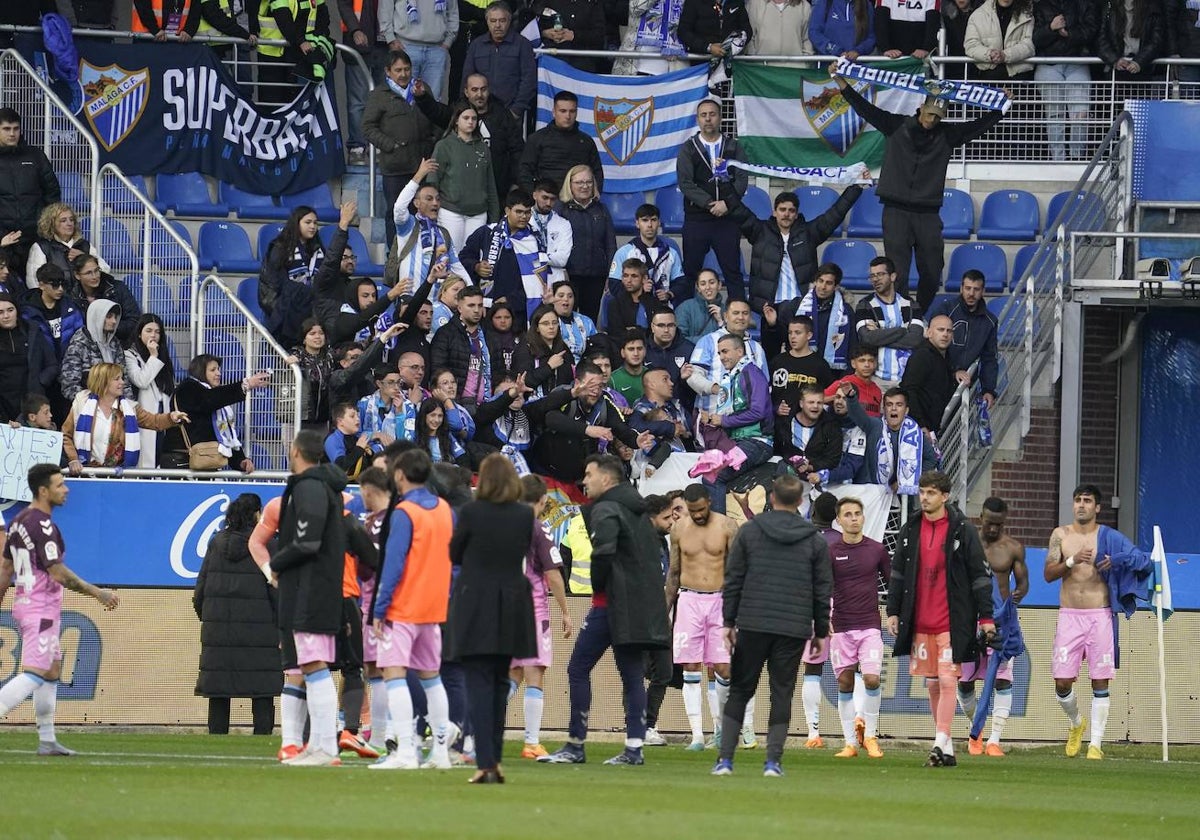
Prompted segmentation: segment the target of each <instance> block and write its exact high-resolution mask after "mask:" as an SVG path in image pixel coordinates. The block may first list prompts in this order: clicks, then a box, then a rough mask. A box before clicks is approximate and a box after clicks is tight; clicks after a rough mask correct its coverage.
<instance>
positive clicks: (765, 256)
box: [734, 184, 862, 312]
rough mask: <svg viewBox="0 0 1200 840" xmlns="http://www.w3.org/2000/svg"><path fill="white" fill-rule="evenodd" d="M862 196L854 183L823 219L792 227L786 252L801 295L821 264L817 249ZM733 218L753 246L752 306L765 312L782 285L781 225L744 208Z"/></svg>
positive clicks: (739, 209)
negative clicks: (762, 218) (767, 304)
mask: <svg viewBox="0 0 1200 840" xmlns="http://www.w3.org/2000/svg"><path fill="white" fill-rule="evenodd" d="M860 195H862V187H860V186H858V185H857V184H851V185H850V186H848V187H846V189H845V190H844V191H843V192H842V195H841V197H840V198H838V200H837V201H836V202H835V203H834V205H833V206H832V207H830V208H829V209H828V210H826V211H825V212H824V213H822V214H821V215H820V216H818V217H817V218H815V219H813V220H812V221H811V222H810V221H806V220H805V218H804V217H803V216H799V217H797V219H796V221H795V222H794V223H793V224H792V227H791V230H790V231H788V248H787V251H788V256H789V257H790V258H791V261H792V268H793V269H794V270H795V272H796V284H797V286H798V287H799V292H800V295H801V296H803V295H804V293H805V292H806V291H807V290H808V286H809V284H810V283H812V281H813V275H814V274H815V273H816V270H817V266H818V265H820V261H819V260H818V259H817V246H818V245H820V244H821V243H823V242H824V241H825V240H826V239H828V238H829V237H830V235H831V234H832V233H833V231H834V229H836V228H837V226H838V225H839V224H841V222H842V219H843V218H844V217H845V215H846V214H847V213H849V212H850V208H851V207H853V206H854V202H856V201H858V197H859V196H860ZM734 217H735V218H736V219H737V220H738V224H739V225H741V228H742V233H743V235H745V237H746V239H747V240H748V241H749V242H750V246H751V247H750V306H751V307H752V308H753V309H754V311H755V312H762V308H763V304H764V303H774V301H775V291H776V289H777V287H778V286H779V272H780V269H781V268H782V267H783V232H782V231H780V230H779V223H778V222H776V221H775V219H774V218H771V219H767V220H766V221H765V222H764V221H762V220H761V219H759V218H758V217H757V216H755V215H754V214H753V213H751V212H750V210H749V209H748V208H747V207H746V206H745V205H742V206H741V207H739V208H738V209H737V210H736V211H734Z"/></svg>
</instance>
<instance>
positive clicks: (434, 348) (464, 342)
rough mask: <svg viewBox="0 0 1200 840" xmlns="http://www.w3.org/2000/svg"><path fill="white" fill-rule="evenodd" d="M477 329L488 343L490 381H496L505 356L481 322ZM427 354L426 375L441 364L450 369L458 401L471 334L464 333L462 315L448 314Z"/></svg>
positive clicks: (463, 379)
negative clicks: (449, 315) (449, 316)
mask: <svg viewBox="0 0 1200 840" xmlns="http://www.w3.org/2000/svg"><path fill="white" fill-rule="evenodd" d="M479 331H480V332H481V333H482V335H483V340H484V341H485V342H486V343H487V350H488V356H489V358H490V359H491V370H490V373H491V376H492V384H493V385H496V384H499V382H500V380H501V379H502V378H503V377H504V356H503V355H501V353H500V348H499V347H497V346H496V342H495V341H494V340H493V339H492V337H491V335H489V334H488V332H487V330H485V329H484V328H483V325H482V324H480V325H479ZM429 355H430V362H431V365H430V370H429V375H430V376H431V377H432V376H433V372H434V371H436V370H441V369H442V368H445V369H446V370H448V371H450V372H451V373H453V374H454V378H455V379H456V380H458V399H459V400H460V401H461V400H462V392H463V388H464V387H465V386H466V384H467V371H468V370H469V369H470V367H471V337H470V336H469V335H467V328H466V326H465V325H464V324H463V322H462V319H461V318H458V317H454V318H451V319H450V320H449V321H448V322H447V323H446V325H445V326H443V327H442V328H441V329H439V330H438V331H437V332H436V333H434V334H433V341H432V342H431V343H430V345H429Z"/></svg>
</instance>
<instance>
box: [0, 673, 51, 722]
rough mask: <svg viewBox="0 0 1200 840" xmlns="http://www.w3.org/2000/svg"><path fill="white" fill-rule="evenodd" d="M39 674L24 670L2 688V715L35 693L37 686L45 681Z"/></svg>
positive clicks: (0, 711) (0, 708)
mask: <svg viewBox="0 0 1200 840" xmlns="http://www.w3.org/2000/svg"><path fill="white" fill-rule="evenodd" d="M44 682H45V680H43V679H42V678H41V677H39V676H38V675H37V674H31V673H29V672H28V671H22V672H21V673H19V674H17V675H16V676H15V677H13V678H12V679H11V680H9V681H8V682H6V683H5V684H4V687H3V688H0V717H4V716H5V715H6V714H8V713H9V712H11V711H12V710H13V709H15V708H16V707H17V706H19V705H21V704H22V703H24V702H25V698H26V697H28V696H29V695H31V694H33V692H34V691H36V690H37V687H38V686H39V685H41V684H42V683H44Z"/></svg>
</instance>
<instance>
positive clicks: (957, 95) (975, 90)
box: [833, 57, 1012, 114]
mask: <svg viewBox="0 0 1200 840" xmlns="http://www.w3.org/2000/svg"><path fill="white" fill-rule="evenodd" d="M833 75H835V76H841V77H842V78H843V79H854V80H855V81H860V82H867V83H869V84H872V85H878V86H880V87H887V88H895V89H897V90H906V91H909V92H910V93H921V94H924V95H925V96H934V97H937V98H938V99H944V100H946V101H947V102H961V103H962V104H964V105H975V106H976V107H979V108H986V109H988V110H989V111H1000V112H1002V113H1005V114H1007V113H1008V109H1009V107H1010V106H1011V105H1012V102H1011V100H1009V98H1008V94H1007V93H1005V92H1004V91H1003V90H1001V89H1000V88H994V87H991V86H989V85H981V84H979V83H977V82H958V81H955V80H953V79H934V78H927V77H926V76H925V75H923V74H921V73H901V72H898V71H896V70H888V69H887V68H886V67H879V66H878V65H875V64H858V63H856V62H853V61H850V60H849V59H847V58H844V57H843V58H839V59H838V60H837V67H835V68H834V70H833Z"/></svg>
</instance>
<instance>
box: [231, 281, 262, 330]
mask: <svg viewBox="0 0 1200 840" xmlns="http://www.w3.org/2000/svg"><path fill="white" fill-rule="evenodd" d="M237 296H238V300H240V301H241V302H242V303H243V304H245V306H246V308H247V309H249V310H250V311H251V312H252V313H254V317H255V318H257V319H258V320H259V321H262V320H264V318H263V311H262V307H261V306H259V305H258V278H257V277H247V278H246V279H245V280H243V281H242V282H241V283H238V287H237Z"/></svg>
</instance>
